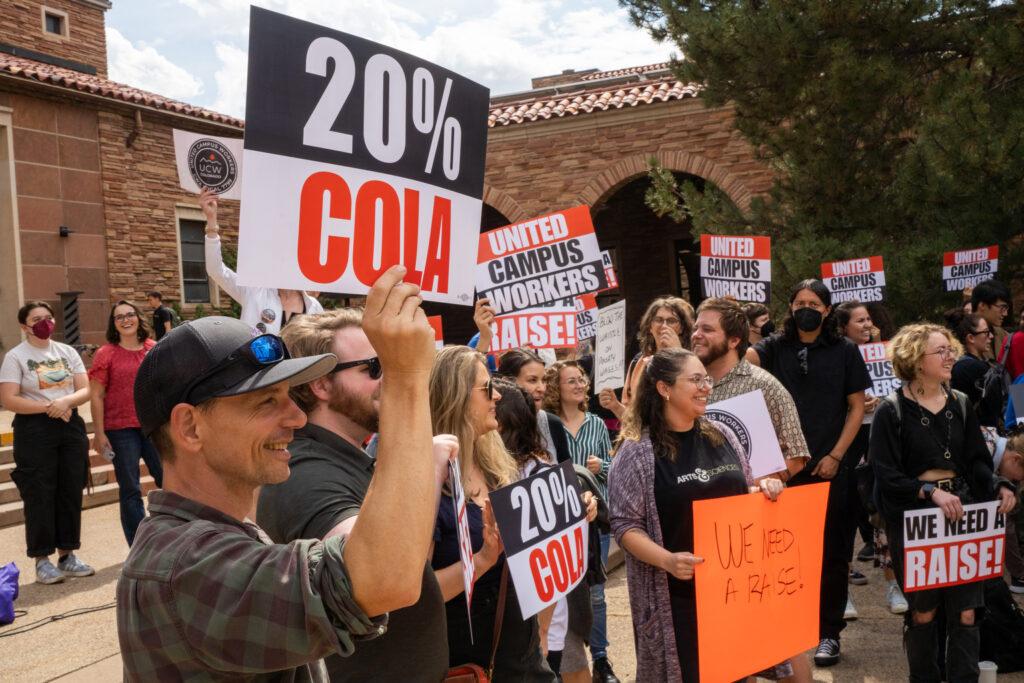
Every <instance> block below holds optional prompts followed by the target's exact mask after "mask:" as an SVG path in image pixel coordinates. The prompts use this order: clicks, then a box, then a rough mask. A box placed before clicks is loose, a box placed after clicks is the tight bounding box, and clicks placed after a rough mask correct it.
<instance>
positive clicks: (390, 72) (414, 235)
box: [238, 7, 489, 305]
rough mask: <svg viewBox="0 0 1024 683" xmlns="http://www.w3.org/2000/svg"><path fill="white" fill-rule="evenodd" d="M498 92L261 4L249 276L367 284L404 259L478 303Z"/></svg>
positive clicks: (250, 132) (247, 200)
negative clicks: (476, 276)
mask: <svg viewBox="0 0 1024 683" xmlns="http://www.w3.org/2000/svg"><path fill="white" fill-rule="evenodd" d="M488 102H489V100H488V90H487V89H486V88H484V87H483V86H481V85H478V84H476V83H473V82H472V81H470V80H468V79H466V78H463V77H462V76H459V75H458V74H456V73H453V72H451V71H448V70H446V69H443V68H441V67H439V66H437V65H435V64H431V63H430V62H427V61H424V60H422V59H419V58H417V57H413V56H412V55H408V54H406V53H404V52H400V51H399V50H395V49H392V48H390V47H386V46H384V45H379V44H377V43H373V42H370V41H368V40H364V39H362V38H359V37H357V36H353V35H349V34H347V33H342V32H341V31H335V30H332V29H328V28H325V27H323V26H317V25H316V24H311V23H308V22H305V21H299V20H297V19H292V18H290V17H286V16H284V15H281V14H277V13H274V12H270V11H268V10H264V9H260V8H258V7H253V8H252V9H251V12H250V24H249V77H248V95H247V97H246V111H245V150H244V155H243V159H244V165H245V176H244V177H243V179H242V180H243V188H242V207H241V216H240V226H239V240H238V278H239V282H240V283H241V284H243V285H253V286H263V287H267V286H271V287H285V288H290V289H301V290H317V291H326V292H337V293H350V294H360V293H365V292H366V291H367V290H368V289H369V287H370V286H371V285H372V284H373V283H374V282H375V281H376V280H377V278H378V277H379V276H380V274H381V273H383V272H384V271H385V270H386V269H387V268H389V267H391V266H393V265H395V264H397V263H401V264H403V265H405V266H406V268H407V269H408V273H407V275H406V281H409V282H414V283H416V284H418V285H419V286H420V287H421V290H422V296H423V298H424V299H427V300H429V301H441V302H446V303H455V304H464V305H471V304H472V302H473V264H474V262H475V261H474V252H475V248H474V247H475V245H476V240H477V237H478V235H479V234H480V210H481V207H482V197H483V171H484V152H485V148H486V143H487V108H488Z"/></svg>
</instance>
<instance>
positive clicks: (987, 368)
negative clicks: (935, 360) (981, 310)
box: [946, 310, 1006, 427]
mask: <svg viewBox="0 0 1024 683" xmlns="http://www.w3.org/2000/svg"><path fill="white" fill-rule="evenodd" d="M946 321H947V323H948V324H949V327H950V329H952V330H953V332H954V333H955V334H956V337H957V340H959V342H960V344H961V345H962V346H963V350H964V352H963V355H961V356H960V358H958V359H957V361H956V363H955V364H954V365H953V370H952V380H951V382H950V384H951V386H952V387H953V388H954V389H956V390H957V391H962V392H963V393H964V394H965V395H966V396H967V398H968V400H969V402H970V404H971V407H972V408H973V409H974V411H975V413H976V414H977V416H978V421H979V422H980V423H981V425H982V426H983V427H998V426H999V424H1000V421H1001V420H1000V418H1001V416H1002V412H1003V405H1004V404H1005V401H1006V394H1005V393H1004V392H1001V391H1000V387H999V386H997V385H995V386H991V387H989V386H988V384H989V382H988V378H989V375H990V373H992V371H993V370H996V371H998V370H1000V369H1001V368H1002V366H999V365H997V364H996V363H992V362H991V361H989V360H988V350H989V348H991V343H992V335H993V334H994V332H993V330H992V326H991V325H990V324H989V322H988V320H986V319H985V318H984V317H982V316H981V315H979V314H977V313H966V314H964V313H961V312H960V311H959V310H956V311H953V312H951V313H950V314H949V315H948V316H947V318H946ZM993 374H994V373H993Z"/></svg>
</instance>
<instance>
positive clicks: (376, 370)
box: [331, 356, 384, 379]
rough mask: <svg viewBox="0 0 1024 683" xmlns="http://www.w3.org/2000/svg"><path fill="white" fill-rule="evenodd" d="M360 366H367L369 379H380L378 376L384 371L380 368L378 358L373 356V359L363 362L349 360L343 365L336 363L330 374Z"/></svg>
mask: <svg viewBox="0 0 1024 683" xmlns="http://www.w3.org/2000/svg"><path fill="white" fill-rule="evenodd" d="M360 365H366V366H368V371H369V374H370V379H380V376H381V375H382V374H383V373H384V370H383V369H382V368H381V367H380V358H377V356H374V357H373V358H364V359H363V360H350V361H345V362H344V363H338V364H337V365H335V366H334V369H333V370H331V372H341V371H342V370H348V369H349V368H356V367H359V366H360Z"/></svg>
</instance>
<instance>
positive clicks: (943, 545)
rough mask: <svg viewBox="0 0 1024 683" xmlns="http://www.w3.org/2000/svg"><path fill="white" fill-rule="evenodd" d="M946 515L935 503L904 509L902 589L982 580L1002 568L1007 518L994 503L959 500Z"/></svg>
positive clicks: (911, 589) (934, 586)
mask: <svg viewBox="0 0 1024 683" xmlns="http://www.w3.org/2000/svg"><path fill="white" fill-rule="evenodd" d="M963 507H964V516H963V517H962V518H961V519H959V520H957V521H952V520H949V519H946V516H945V515H943V514H942V510H941V509H939V508H937V507H932V508H927V509H925V510H908V511H906V512H904V513H903V538H904V550H903V561H904V565H903V566H904V572H903V578H904V583H905V586H904V590H905V591H907V592H910V591H919V590H924V589H926V588H941V587H943V586H955V585H958V584H962V583H973V582H975V581H984V580H985V579H990V578H992V577H994V576H1000V575H1002V573H1003V556H1004V553H1005V545H1006V517H1004V516H1003V515H1001V514H999V513H998V512H997V511H996V510H997V509H998V507H999V503H998V502H996V501H992V502H989V503H974V504H970V505H964V506H963Z"/></svg>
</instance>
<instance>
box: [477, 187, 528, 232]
mask: <svg viewBox="0 0 1024 683" xmlns="http://www.w3.org/2000/svg"><path fill="white" fill-rule="evenodd" d="M484 204H490V205H491V206H492V207H494V208H495V209H497V210H498V211H500V212H501V214H502V215H503V216H505V218H507V219H508V220H509V221H510V222H512V223H518V222H520V221H524V220H526V219H527V218H529V217H530V216H529V215H527V213H526V212H525V211H523V207H521V206H519V202H517V201H516V200H514V199H512V195H510V194H509V193H507V192H505V191H503V190H499V189H497V188H495V187H493V186H491V185H488V184H486V183H485V184H484Z"/></svg>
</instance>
